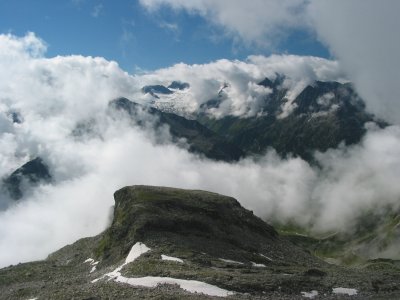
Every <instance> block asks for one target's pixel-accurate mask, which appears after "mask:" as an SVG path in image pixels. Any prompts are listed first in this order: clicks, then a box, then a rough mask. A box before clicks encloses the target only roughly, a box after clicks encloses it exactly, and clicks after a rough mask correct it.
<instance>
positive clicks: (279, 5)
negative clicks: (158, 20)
mask: <svg viewBox="0 0 400 300" xmlns="http://www.w3.org/2000/svg"><path fill="white" fill-rule="evenodd" d="M139 2H140V3H141V4H142V5H143V6H144V7H145V8H147V9H148V10H149V11H151V12H153V11H155V10H158V9H160V7H162V6H167V7H171V8H172V9H174V10H176V11H180V10H186V11H188V12H189V13H191V14H198V15H200V16H202V17H204V18H206V19H207V21H209V22H210V23H212V24H214V25H215V26H217V27H219V28H221V29H222V31H223V32H224V33H225V34H226V35H227V36H229V37H232V38H233V39H234V40H237V41H238V42H239V41H240V42H245V43H246V44H248V45H257V46H262V47H272V46H274V45H276V43H278V42H279V41H280V40H281V39H282V36H285V35H286V34H287V30H288V29H291V28H294V27H298V28H299V27H304V26H305V24H304V23H303V22H302V13H304V9H305V7H306V6H305V4H306V2H307V1H306V0H252V1H242V0H229V1H226V0H196V1H185V0H140V1H139Z"/></svg>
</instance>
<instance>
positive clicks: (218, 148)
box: [110, 98, 243, 161]
mask: <svg viewBox="0 0 400 300" xmlns="http://www.w3.org/2000/svg"><path fill="white" fill-rule="evenodd" d="M110 108H112V109H114V110H117V111H123V112H126V113H128V115H129V116H130V117H131V118H132V120H133V121H134V122H135V123H136V124H137V125H143V121H142V120H141V119H140V118H139V117H138V116H137V115H138V112H140V111H145V112H147V113H148V114H149V115H150V116H152V119H154V120H155V122H154V124H153V126H154V127H155V129H157V128H161V127H162V126H165V125H167V126H168V127H169V130H170V133H171V135H172V136H173V137H174V139H175V141H176V142H178V140H179V139H181V138H185V139H186V141H187V143H188V144H189V151H191V152H195V153H198V154H203V155H204V156H206V157H208V158H211V159H216V160H224V161H236V160H239V159H240V158H241V157H242V156H243V151H242V150H241V149H240V148H239V147H237V146H236V145H234V144H233V143H231V142H229V141H228V140H227V139H225V138H223V137H220V136H219V135H218V134H216V133H214V132H213V131H212V130H210V129H208V128H207V127H205V126H203V125H201V124H200V123H199V122H198V121H196V120H188V119H186V118H184V117H181V116H178V115H175V114H172V113H166V112H162V111H160V110H158V109H156V108H153V107H144V106H141V105H140V104H138V103H135V102H132V101H130V100H128V99H126V98H119V99H116V100H113V101H111V102H110Z"/></svg>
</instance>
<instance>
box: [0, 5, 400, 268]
mask: <svg viewBox="0 0 400 300" xmlns="http://www.w3.org/2000/svg"><path fill="white" fill-rule="evenodd" d="M382 3H384V4H385V5H383V4H382ZM399 11H400V1H397V0H385V1H376V0H353V1H348V0H325V1H322V0H251V1H249V0H192V1H188V0H138V1H113V2H111V1H94V0H93V1H92V0H74V1H49V0H47V1H46V0H36V1H27V0H25V1H22V0H13V1H5V0H0V177H5V176H7V175H8V174H11V173H12V171H13V170H15V169H17V168H18V167H19V166H21V165H22V164H24V163H26V162H27V161H29V160H30V159H32V158H34V157H37V156H40V157H42V158H43V160H44V161H45V162H46V163H47V164H48V166H49V168H50V171H51V174H52V175H53V181H52V182H51V183H48V184H42V185H40V186H39V187H37V188H36V189H34V190H27V191H26V192H27V193H26V195H25V197H24V199H22V201H20V202H18V203H17V204H15V203H13V202H12V203H11V204H10V199H7V196H6V195H5V194H0V267H1V266H7V265H9V264H15V263H18V262H21V261H29V260H33V259H41V258H45V257H46V255H48V254H49V253H50V252H52V251H55V250H57V249H59V248H60V247H62V246H64V245H66V244H68V243H72V242H74V241H76V240H77V239H78V238H82V237H86V236H91V235H96V234H98V233H100V232H101V231H102V230H104V229H105V228H106V227H107V225H108V224H109V221H110V219H109V216H110V209H111V207H112V205H113V203H114V202H113V197H112V195H113V193H114V192H115V190H116V189H118V188H121V187H123V186H126V185H133V184H149V185H163V186H173V187H180V188H190V189H204V190H209V191H213V192H218V193H221V194H226V195H230V196H233V197H235V198H237V199H238V200H239V201H240V203H241V204H242V205H243V206H244V207H246V208H248V209H251V210H253V211H255V212H256V214H257V215H258V216H260V217H262V218H263V219H265V220H270V219H271V218H279V219H280V220H285V221H286V220H289V221H295V222H297V223H299V224H302V225H307V226H311V229H312V230H316V231H319V232H321V231H325V232H326V231H328V232H329V231H344V232H347V231H351V230H352V229H354V222H355V220H356V219H357V217H359V216H361V215H362V214H363V213H365V212H371V211H373V212H375V213H378V214H379V213H385V209H386V208H387V207H389V208H390V209H393V210H395V211H398V210H399V209H400V203H399V199H400V186H399V185H398V178H399V177H400V126H399V123H400V101H399V100H400V89H399V87H398V83H399V82H400V78H399V73H398V70H399V69H400V60H399V59H398V55H399V53H400V40H399V39H398V37H397V29H398V28H400V19H399V18H398V12H399ZM338 20H340V22H339V21H338ZM271 54H273V55H271ZM321 57H322V58H321ZM180 62H181V63H180ZM275 73H279V74H284V75H286V76H287V78H286V80H285V81H284V84H285V87H287V88H288V89H289V93H290V97H289V98H290V99H293V98H294V97H295V96H296V94H298V93H299V92H300V91H301V90H302V89H303V88H304V87H305V86H306V85H308V84H312V82H313V81H315V80H322V81H351V82H353V83H354V87H355V89H356V90H357V92H358V93H359V94H360V95H361V97H362V98H363V99H364V100H365V102H366V105H367V109H368V111H370V112H372V113H374V114H375V115H376V116H378V117H379V118H383V119H385V120H387V121H388V122H390V123H391V124H392V126H388V127H387V128H384V129H381V128H377V127H376V126H373V124H369V126H368V127H367V128H366V129H367V133H366V135H365V137H364V138H363V140H362V141H361V142H360V143H359V144H358V145H354V146H349V147H346V146H341V147H339V148H338V149H331V150H329V151H327V152H325V153H315V160H316V161H317V162H318V165H319V168H316V167H315V166H311V165H309V164H308V163H307V162H305V161H303V160H301V159H300V158H293V157H288V158H287V159H282V158H280V157H279V156H278V155H277V154H276V153H275V152H274V151H273V150H270V151H268V152H266V153H265V155H264V156H262V157H258V158H247V159H244V160H241V161H239V162H237V163H223V162H216V161H212V160H208V159H205V158H204V157H200V156H197V155H194V154H191V153H188V152H187V151H186V150H185V149H182V148H180V147H178V146H176V145H175V144H174V143H173V142H172V139H171V136H170V134H169V132H168V130H166V129H165V128H161V129H154V128H153V129H152V128H151V126H150V127H149V128H145V130H144V129H143V128H138V127H135V126H131V125H132V124H131V123H130V121H129V119H127V118H126V116H125V117H124V116H117V118H116V117H115V116H113V115H112V114H110V112H109V110H108V103H109V101H110V100H111V99H114V98H116V97H121V96H124V97H127V98H129V99H132V100H135V101H138V102H141V103H145V102H146V101H148V100H149V99H148V98H146V97H148V96H149V95H144V94H143V93H142V92H141V88H142V87H143V86H144V85H148V84H165V85H167V84H169V83H171V81H172V80H180V81H185V82H189V83H190V88H189V89H188V92H187V94H186V96H185V97H186V98H184V99H183V100H184V101H186V102H185V103H188V104H190V105H193V108H194V110H196V109H197V108H198V107H199V106H200V105H201V104H202V103H204V102H205V101H207V100H209V99H210V97H212V96H213V95H215V94H216V93H217V92H218V90H219V88H220V87H221V85H223V84H224V83H226V82H228V83H229V84H230V86H229V88H227V89H226V90H227V93H228V96H229V97H228V99H227V104H228V106H229V108H230V109H229V110H227V111H221V112H219V113H221V114H225V115H226V114H233V115H235V116H238V117H248V116H256V115H257V110H256V109H257V105H256V104H257V101H263V100H264V97H265V95H266V94H267V93H268V90H265V89H262V88H260V86H259V85H258V84H257V83H258V82H260V81H261V80H262V79H263V78H265V77H270V78H272V77H273V76H275ZM290 99H288V100H289V101H288V102H287V103H290ZM13 112H17V113H19V114H20V116H21V122H20V123H15V122H14V121H13V118H12V117H11V116H12V113H13ZM289 113H290V112H289ZM135 118H138V119H139V121H143V122H142V123H146V124H147V122H148V123H149V124H151V122H152V121H154V119H153V118H152V117H151V116H150V115H147V114H145V113H144V114H142V115H141V114H139V115H138V116H135ZM82 124H87V125H88V126H89V127H90V128H91V131H90V132H89V133H88V134H87V135H84V136H83V137H82V138H74V136H73V134H72V132H73V131H74V129H75V128H77V126H81V125H82ZM159 141H162V143H158V142H159ZM2 204H5V205H4V206H2ZM399 244H400V241H398V243H397V244H394V245H392V246H393V247H391V248H390V249H388V250H387V252H386V253H384V257H391V258H396V259H399V258H400V253H399V251H398V249H399V247H398V245H399Z"/></svg>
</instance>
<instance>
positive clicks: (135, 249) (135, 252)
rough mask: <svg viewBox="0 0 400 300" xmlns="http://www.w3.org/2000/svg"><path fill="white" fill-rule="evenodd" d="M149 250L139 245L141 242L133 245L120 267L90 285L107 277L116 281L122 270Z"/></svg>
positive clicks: (141, 244)
mask: <svg viewBox="0 0 400 300" xmlns="http://www.w3.org/2000/svg"><path fill="white" fill-rule="evenodd" d="M149 250H151V249H150V248H148V247H147V246H146V245H145V244H143V243H141V242H137V243H136V244H135V245H133V246H132V248H131V251H129V254H128V256H127V257H126V259H125V262H124V263H123V264H122V265H120V266H119V267H117V268H116V269H115V270H114V271H112V272H110V273H106V274H104V275H103V276H101V277H99V278H96V279H94V280H92V283H95V282H97V281H99V280H100V279H103V278H104V277H109V278H110V280H111V279H116V278H118V277H119V276H121V272H120V271H121V270H122V268H123V267H124V266H125V265H127V264H129V263H131V262H133V261H134V260H135V259H137V258H138V257H139V256H140V255H142V254H144V253H146V252H147V251H149Z"/></svg>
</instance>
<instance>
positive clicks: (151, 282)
mask: <svg viewBox="0 0 400 300" xmlns="http://www.w3.org/2000/svg"><path fill="white" fill-rule="evenodd" d="M115 281H117V282H121V283H127V284H129V285H133V286H144V287H156V286H157V285H159V284H177V285H179V287H180V288H181V289H183V290H185V291H188V292H191V293H201V294H205V295H209V296H216V297H227V296H229V295H233V294H234V292H231V291H228V290H224V289H221V288H219V287H217V286H214V285H211V284H208V283H205V282H201V281H197V280H184V279H176V278H170V277H150V276H147V277H141V278H126V277H124V276H119V277H118V278H116V279H115Z"/></svg>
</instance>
